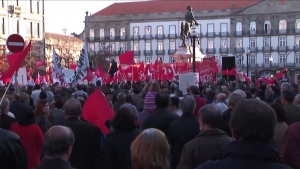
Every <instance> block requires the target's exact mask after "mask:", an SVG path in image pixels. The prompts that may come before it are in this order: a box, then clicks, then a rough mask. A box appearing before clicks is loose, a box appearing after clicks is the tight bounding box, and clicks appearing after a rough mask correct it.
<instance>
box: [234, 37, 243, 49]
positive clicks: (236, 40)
mask: <svg viewBox="0 0 300 169" xmlns="http://www.w3.org/2000/svg"><path fill="white" fill-rule="evenodd" d="M235 42H236V48H242V47H243V41H242V38H237V39H235Z"/></svg>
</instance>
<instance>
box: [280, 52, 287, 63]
mask: <svg viewBox="0 0 300 169" xmlns="http://www.w3.org/2000/svg"><path fill="white" fill-rule="evenodd" d="M285 57H286V56H285V55H284V54H279V63H285Z"/></svg>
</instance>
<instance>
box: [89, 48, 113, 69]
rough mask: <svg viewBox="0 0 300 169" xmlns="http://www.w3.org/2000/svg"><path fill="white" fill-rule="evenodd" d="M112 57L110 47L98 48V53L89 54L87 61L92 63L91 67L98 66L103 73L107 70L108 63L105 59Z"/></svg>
mask: <svg viewBox="0 0 300 169" xmlns="http://www.w3.org/2000/svg"><path fill="white" fill-rule="evenodd" d="M111 55H112V50H111V46H106V47H103V48H100V51H97V52H95V51H93V52H89V59H90V61H92V62H93V67H94V68H95V67H96V66H97V65H100V67H101V68H102V70H103V71H104V72H107V71H108V69H109V63H110V62H109V61H108V60H107V58H110V57H111Z"/></svg>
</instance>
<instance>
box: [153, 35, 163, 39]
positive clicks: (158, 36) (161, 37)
mask: <svg viewBox="0 0 300 169" xmlns="http://www.w3.org/2000/svg"><path fill="white" fill-rule="evenodd" d="M155 38H156V39H164V38H165V34H156V35H155Z"/></svg>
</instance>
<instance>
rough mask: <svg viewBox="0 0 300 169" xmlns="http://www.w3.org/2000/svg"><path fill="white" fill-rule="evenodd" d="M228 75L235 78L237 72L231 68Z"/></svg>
mask: <svg viewBox="0 0 300 169" xmlns="http://www.w3.org/2000/svg"><path fill="white" fill-rule="evenodd" d="M228 74H229V75H232V76H235V75H236V74H237V71H236V69H235V68H232V69H231V70H230V71H229V72H228Z"/></svg>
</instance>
